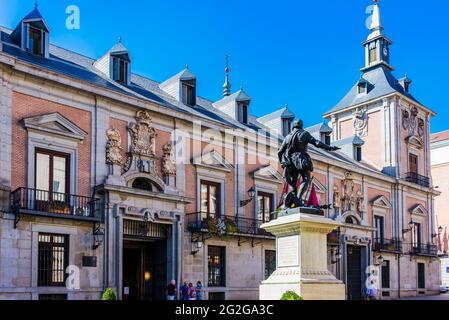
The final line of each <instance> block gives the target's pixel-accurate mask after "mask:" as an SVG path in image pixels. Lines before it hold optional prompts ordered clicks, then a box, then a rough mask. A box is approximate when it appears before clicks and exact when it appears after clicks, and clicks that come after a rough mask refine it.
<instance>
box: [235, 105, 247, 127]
mask: <svg viewBox="0 0 449 320" xmlns="http://www.w3.org/2000/svg"><path fill="white" fill-rule="evenodd" d="M237 109H238V114H237V120H238V121H239V122H241V123H244V124H248V105H247V104H243V103H240V104H238V106H237Z"/></svg>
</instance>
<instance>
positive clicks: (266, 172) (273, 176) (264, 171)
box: [252, 165, 283, 183]
mask: <svg viewBox="0 0 449 320" xmlns="http://www.w3.org/2000/svg"><path fill="white" fill-rule="evenodd" d="M252 175H253V177H254V179H260V180H265V181H268V182H271V183H273V182H275V183H282V182H283V178H282V175H281V174H280V173H279V172H278V171H277V170H276V169H275V168H273V167H272V166H271V165H268V166H266V167H263V168H260V169H257V170H255V171H253V172H252Z"/></svg>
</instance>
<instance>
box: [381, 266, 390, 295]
mask: <svg viewBox="0 0 449 320" xmlns="http://www.w3.org/2000/svg"><path fill="white" fill-rule="evenodd" d="M382 288H384V289H389V288H390V261H388V260H384V263H383V265H382Z"/></svg>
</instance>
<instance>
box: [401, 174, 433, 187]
mask: <svg viewBox="0 0 449 320" xmlns="http://www.w3.org/2000/svg"><path fill="white" fill-rule="evenodd" d="M404 179H405V181H408V182H411V183H414V184H417V185H420V186H422V187H425V188H429V187H430V179H429V178H428V177H425V176H422V175H420V174H417V173H416V172H407V173H406V174H405V176H404Z"/></svg>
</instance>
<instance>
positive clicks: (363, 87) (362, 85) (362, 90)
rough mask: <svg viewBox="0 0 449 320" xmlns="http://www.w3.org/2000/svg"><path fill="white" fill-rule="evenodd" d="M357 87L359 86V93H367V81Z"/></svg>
mask: <svg viewBox="0 0 449 320" xmlns="http://www.w3.org/2000/svg"><path fill="white" fill-rule="evenodd" d="M357 88H358V94H362V93H366V91H367V86H366V83H360V84H359V85H358V87H357Z"/></svg>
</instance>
